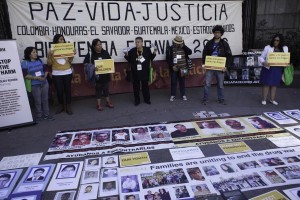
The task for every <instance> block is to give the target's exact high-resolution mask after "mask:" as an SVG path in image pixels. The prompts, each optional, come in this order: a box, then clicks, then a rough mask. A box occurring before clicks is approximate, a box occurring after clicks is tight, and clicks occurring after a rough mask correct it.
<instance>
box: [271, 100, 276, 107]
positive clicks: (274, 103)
mask: <svg viewBox="0 0 300 200" xmlns="http://www.w3.org/2000/svg"><path fill="white" fill-rule="evenodd" d="M270 103H272V104H273V105H275V106H277V105H278V102H277V101H274V100H273V101H272V100H270Z"/></svg>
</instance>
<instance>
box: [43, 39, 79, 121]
mask: <svg viewBox="0 0 300 200" xmlns="http://www.w3.org/2000/svg"><path fill="white" fill-rule="evenodd" d="M63 43H66V40H65V38H64V36H63V35H60V34H56V35H55V36H54V38H53V44H63ZM55 51H58V49H55V48H54V49H51V50H50V51H49V52H48V57H47V64H48V65H49V66H52V77H53V82H54V86H55V90H56V93H57V99H58V102H59V104H60V107H59V108H58V109H57V110H56V112H55V113H56V114H59V113H61V112H63V111H64V110H65V106H64V105H65V104H66V112H67V113H68V114H69V115H72V114H73V111H72V108H71V97H72V94H71V84H72V78H73V68H72V66H71V63H72V61H73V58H74V54H75V53H76V51H75V50H73V52H74V53H73V55H72V56H70V55H69V54H68V55H67V56H68V57H64V55H60V56H61V57H56V56H55ZM69 56H70V57H69ZM64 93H65V101H64Z"/></svg>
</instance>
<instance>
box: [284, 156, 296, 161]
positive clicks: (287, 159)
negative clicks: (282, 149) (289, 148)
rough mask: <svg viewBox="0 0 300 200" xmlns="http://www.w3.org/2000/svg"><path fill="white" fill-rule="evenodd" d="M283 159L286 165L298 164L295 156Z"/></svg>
mask: <svg viewBox="0 0 300 200" xmlns="http://www.w3.org/2000/svg"><path fill="white" fill-rule="evenodd" d="M283 159H284V160H285V161H286V162H287V163H295V162H300V159H299V158H297V156H289V157H283Z"/></svg>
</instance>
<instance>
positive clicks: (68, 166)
mask: <svg viewBox="0 0 300 200" xmlns="http://www.w3.org/2000/svg"><path fill="white" fill-rule="evenodd" d="M70 167H71V168H72V169H73V170H74V171H75V169H76V167H75V166H74V165H67V166H65V167H64V168H63V169H62V170H61V171H65V170H66V169H67V168H70Z"/></svg>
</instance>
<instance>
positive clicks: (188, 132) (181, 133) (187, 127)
mask: <svg viewBox="0 0 300 200" xmlns="http://www.w3.org/2000/svg"><path fill="white" fill-rule="evenodd" d="M167 129H168V130H169V132H170V134H171V137H172V138H173V139H174V138H184V137H189V136H198V135H199V133H198V132H197V131H196V129H195V128H194V126H193V124H192V123H191V122H184V123H173V124H167Z"/></svg>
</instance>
